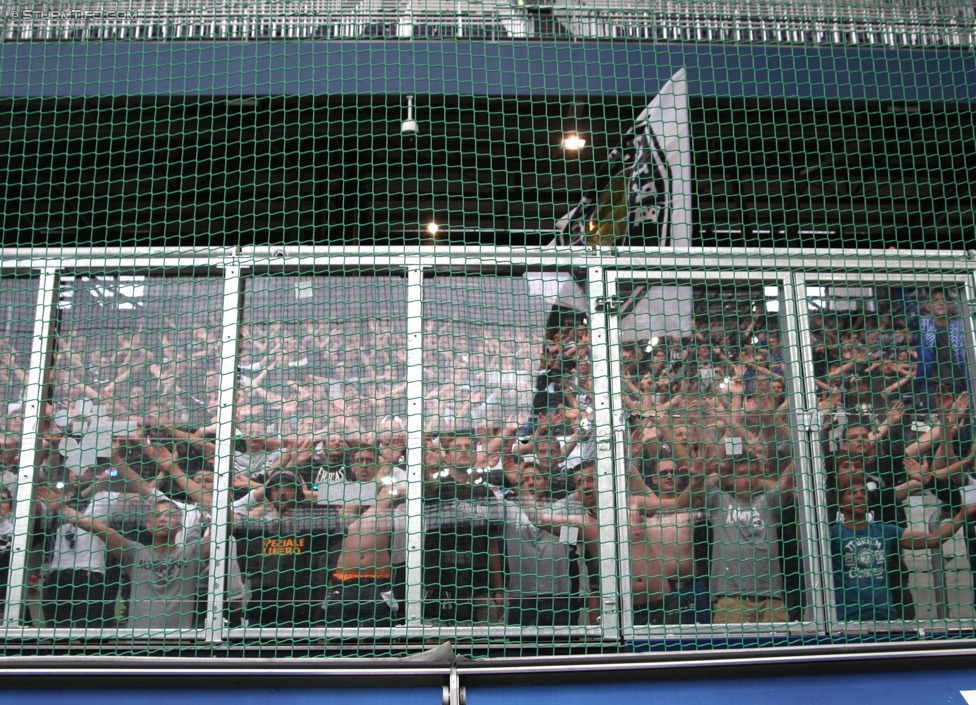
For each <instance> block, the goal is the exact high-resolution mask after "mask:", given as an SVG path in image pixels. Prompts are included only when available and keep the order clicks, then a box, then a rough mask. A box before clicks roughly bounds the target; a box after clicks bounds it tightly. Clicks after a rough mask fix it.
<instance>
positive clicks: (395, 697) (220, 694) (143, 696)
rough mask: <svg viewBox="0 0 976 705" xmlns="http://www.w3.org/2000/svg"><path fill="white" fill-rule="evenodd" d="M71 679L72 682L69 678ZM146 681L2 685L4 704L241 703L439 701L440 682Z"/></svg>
mask: <svg viewBox="0 0 976 705" xmlns="http://www.w3.org/2000/svg"><path fill="white" fill-rule="evenodd" d="M65 685H68V682H67V681H66V682H65ZM158 685H159V684H158V683H152V682H147V683H146V688H145V689H141V688H140V689H132V688H120V689H111V688H105V689H94V688H93V689H75V690H2V691H0V705H24V703H30V704H31V705H65V703H71V705H133V703H139V705H174V703H180V704H181V705H241V703H267V704H269V705H270V704H271V703H278V702H287V703H288V705H331V704H332V703H336V704H337V705H348V704H349V703H355V704H356V705H390V703H391V702H394V701H395V702H396V703H397V705H440V703H441V698H442V695H441V689H440V688H409V687H404V688H397V689H396V690H395V691H394V690H391V689H382V688H375V689H368V688H362V689H360V688H321V689H312V688H295V689H292V688H287V689H286V688H247V689H246V690H241V689H234V688H227V689H216V688H215V689H195V688H188V689H175V688H158V687H154V686H158Z"/></svg>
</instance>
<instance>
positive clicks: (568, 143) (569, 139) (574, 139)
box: [563, 132, 586, 151]
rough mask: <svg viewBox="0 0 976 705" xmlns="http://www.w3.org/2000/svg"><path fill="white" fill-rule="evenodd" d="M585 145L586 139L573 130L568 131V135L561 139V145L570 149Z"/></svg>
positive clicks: (575, 149)
mask: <svg viewBox="0 0 976 705" xmlns="http://www.w3.org/2000/svg"><path fill="white" fill-rule="evenodd" d="M585 146H586V140H585V139H583V138H582V137H580V136H579V135H577V134H576V133H575V132H570V133H569V134H568V135H566V139H564V140H563V147H565V148H566V149H569V150H572V151H577V150H580V149H583V147H585Z"/></svg>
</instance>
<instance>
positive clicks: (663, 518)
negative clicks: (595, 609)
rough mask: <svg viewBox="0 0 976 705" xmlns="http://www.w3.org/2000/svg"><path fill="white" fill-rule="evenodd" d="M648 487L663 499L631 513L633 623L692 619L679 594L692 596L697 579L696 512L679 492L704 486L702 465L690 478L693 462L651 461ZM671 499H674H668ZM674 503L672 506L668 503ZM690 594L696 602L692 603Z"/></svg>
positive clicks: (692, 615) (668, 459)
mask: <svg viewBox="0 0 976 705" xmlns="http://www.w3.org/2000/svg"><path fill="white" fill-rule="evenodd" d="M652 465H653V467H652V469H651V470H652V471H651V473H650V475H649V477H648V479H649V481H650V489H651V490H652V491H653V492H655V493H656V494H657V495H658V496H659V497H660V498H661V500H663V501H662V502H660V503H659V504H658V506H657V507H655V508H653V509H650V510H641V509H635V510H633V511H632V512H631V526H630V571H631V581H632V582H631V587H632V592H633V600H634V602H633V608H634V623H635V624H664V623H673V622H678V621H680V622H685V621H686V620H688V619H690V621H691V622H694V614H693V613H692V614H690V615H687V614H682V612H684V611H685V610H683V609H682V608H687V607H693V605H683V604H682V603H681V597H680V593H682V592H684V593H686V594H687V593H690V594H691V595H693V594H694V593H693V591H694V582H695V555H694V534H695V511H694V510H693V509H691V508H690V507H688V506H685V505H686V504H687V501H686V500H685V499H683V498H682V496H681V495H683V494H686V493H687V492H688V490H689V488H690V487H691V486H692V485H693V484H696V483H697V484H700V483H701V482H702V480H701V472H700V463H698V465H697V466H696V468H695V470H698V472H695V471H694V470H693V471H692V472H693V474H692V475H691V476H689V467H690V466H689V463H687V462H684V463H679V462H676V461H675V460H674V459H672V458H670V457H665V458H660V459H658V460H656V461H653V462H652ZM669 500H670V501H669ZM669 504H670V505H671V506H668V505H669ZM693 599H694V598H693V597H692V601H693Z"/></svg>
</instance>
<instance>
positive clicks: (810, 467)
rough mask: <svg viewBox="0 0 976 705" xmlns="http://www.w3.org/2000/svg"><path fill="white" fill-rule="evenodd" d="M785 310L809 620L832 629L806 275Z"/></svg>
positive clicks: (788, 293)
mask: <svg viewBox="0 0 976 705" xmlns="http://www.w3.org/2000/svg"><path fill="white" fill-rule="evenodd" d="M782 287H783V290H782V311H783V313H784V314H785V315H784V319H785V323H786V328H785V336H786V353H787V363H786V376H787V383H788V392H789V394H790V408H791V419H792V424H791V425H792V427H793V429H794V434H793V447H794V459H793V476H794V485H795V495H796V498H797V520H798V521H799V523H800V540H801V545H802V546H803V558H804V561H803V564H804V570H805V573H806V578H807V594H808V596H809V598H810V599H809V600H808V605H807V609H806V614H805V619H806V621H812V622H814V623H816V624H817V626H818V627H822V628H824V629H826V628H827V627H829V625H830V623H831V622H832V620H833V615H834V614H835V609H834V606H835V600H834V591H833V590H832V589H831V581H830V578H831V564H830V539H829V535H828V530H829V528H828V523H827V492H826V484H825V473H824V467H823V458H822V457H821V453H820V422H819V418H820V416H819V411H818V409H817V389H816V385H815V384H814V382H813V380H814V373H813V345H812V343H811V339H810V316H809V314H808V313H807V303H806V302H807V287H806V283H805V282H804V280H803V276H802V275H800V274H796V273H791V274H789V275H788V276H787V277H785V278H784V279H783V283H782Z"/></svg>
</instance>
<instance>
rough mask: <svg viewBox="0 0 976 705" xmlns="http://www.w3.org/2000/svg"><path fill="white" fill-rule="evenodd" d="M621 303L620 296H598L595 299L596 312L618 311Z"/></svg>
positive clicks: (612, 312)
mask: <svg viewBox="0 0 976 705" xmlns="http://www.w3.org/2000/svg"><path fill="white" fill-rule="evenodd" d="M622 305H623V297H622V296H598V297H597V299H596V310H597V313H609V314H614V313H618V312H619V311H620V307H621V306H622Z"/></svg>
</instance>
